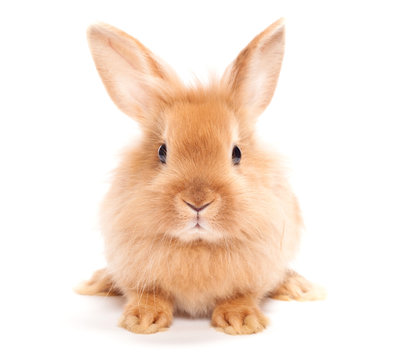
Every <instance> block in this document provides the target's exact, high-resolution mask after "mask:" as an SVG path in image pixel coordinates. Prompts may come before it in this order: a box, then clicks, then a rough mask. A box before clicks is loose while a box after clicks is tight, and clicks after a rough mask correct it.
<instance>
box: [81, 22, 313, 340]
mask: <svg viewBox="0 0 409 360" xmlns="http://www.w3.org/2000/svg"><path fill="white" fill-rule="evenodd" d="M88 39H89V44H90V48H91V52H92V55H93V58H94V61H95V64H96V67H97V70H98V72H99V74H100V76H101V78H102V80H103V83H104V85H105V87H106V89H107V91H108V93H109V95H110V96H111V98H112V100H113V101H114V102H115V103H116V105H117V106H118V107H119V108H120V109H121V110H122V111H123V112H125V113H126V114H128V115H129V116H130V117H132V118H134V119H135V120H136V121H137V122H138V123H139V125H140V128H141V130H142V131H141V138H140V139H139V140H138V141H136V142H134V143H133V144H132V145H131V146H130V147H129V148H128V149H126V151H125V152H124V153H123V156H122V160H121V162H120V164H119V166H118V168H117V169H116V171H115V172H114V176H113V180H112V186H111V188H110V190H109V192H108V194H107V196H106V198H105V200H104V203H103V206H102V210H101V228H102V233H103V236H104V239H105V248H106V259H107V269H106V270H103V271H100V272H97V273H96V274H95V276H94V278H93V279H91V281H90V282H89V283H88V284H87V285H86V287H84V288H83V289H82V290H81V291H80V292H82V293H87V294H89V293H95V294H100V293H109V292H110V289H115V292H116V293H121V294H123V295H125V296H126V297H127V300H128V303H127V305H126V307H125V311H124V315H123V317H122V318H121V320H120V325H121V326H123V327H125V328H126V329H128V330H130V331H134V332H138V333H152V332H156V331H160V330H163V329H165V328H167V327H168V326H169V325H170V323H171V321H172V314H173V312H174V311H175V310H178V311H180V312H183V313H186V314H189V315H192V316H208V315H209V314H210V313H212V324H213V326H215V327H216V328H218V329H220V330H222V331H224V332H226V333H229V334H249V333H254V332H258V331H261V330H262V329H263V328H264V327H265V326H266V324H267V320H266V318H265V317H264V316H263V315H262V313H261V311H260V310H259V308H258V303H259V301H260V300H261V299H262V298H263V297H265V296H266V295H268V294H273V293H276V294H279V296H280V297H281V298H291V296H292V295H293V294H297V295H296V296H298V297H300V294H301V293H302V292H303V291H304V290H305V289H306V288H308V286H307V287H305V286H304V287H303V284H307V283H306V282H305V281H304V279H303V278H302V277H300V276H299V275H298V274H296V273H293V272H290V271H289V263H290V261H291V260H292V259H293V257H294V255H295V253H296V251H297V248H298V244H299V239H300V233H301V229H302V226H303V225H302V219H301V215H300V210H299V207H298V203H297V200H296V198H295V196H294V194H293V193H292V190H291V188H290V186H289V183H288V181H287V179H286V176H285V171H284V168H283V166H282V164H281V160H280V156H279V155H278V154H277V153H276V152H274V151H272V150H270V149H269V148H268V147H266V146H264V145H262V144H261V142H260V141H259V140H258V139H257V135H256V131H255V123H256V119H257V117H258V116H259V115H260V114H261V113H262V112H263V110H264V109H265V107H266V106H267V105H268V104H269V102H270V100H271V97H272V96H273V93H274V90H275V87H276V83H277V79H278V75H279V72H280V68H281V62H282V58H283V53H284V24H283V21H282V20H279V21H277V22H276V23H274V24H272V25H271V26H270V27H268V28H267V29H266V30H265V31H264V32H262V33H261V34H260V35H258V36H257V37H256V38H255V39H254V40H253V41H252V42H250V43H249V45H248V46H247V47H246V48H245V49H244V50H243V51H242V52H241V53H240V54H239V56H238V57H237V58H236V60H235V61H234V62H233V63H232V64H231V65H230V66H229V67H228V68H227V70H226V72H225V73H224V75H223V77H222V78H221V79H220V80H212V81H211V82H210V83H209V84H208V85H200V84H198V85H195V86H190V87H187V86H185V85H184V84H183V83H182V82H181V81H180V80H179V79H178V77H177V75H176V74H175V73H174V72H173V70H172V69H171V68H170V67H169V66H168V65H166V64H165V63H164V62H163V61H161V60H160V59H159V58H157V57H156V56H155V55H154V54H152V53H151V52H150V51H149V50H148V49H147V48H146V47H144V46H143V45H142V44H141V43H140V42H139V41H138V40H136V39H134V38H132V37H131V36H129V35H127V34H126V33H124V32H122V31H120V30H118V29H116V28H113V27H111V26H109V25H105V24H97V25H94V26H92V27H90V29H89V32H88ZM300 289H302V291H301V290H300ZM294 296H295V295H294Z"/></svg>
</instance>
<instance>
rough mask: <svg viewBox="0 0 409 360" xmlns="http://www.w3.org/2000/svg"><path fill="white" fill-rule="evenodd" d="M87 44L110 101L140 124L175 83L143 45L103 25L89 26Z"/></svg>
mask: <svg viewBox="0 0 409 360" xmlns="http://www.w3.org/2000/svg"><path fill="white" fill-rule="evenodd" d="M87 35H88V43H89V47H90V49H91V53H92V57H93V59H94V62H95V65H96V68H97V70H98V72H99V75H100V76H101V78H102V81H103V83H104V85H105V88H106V89H107V91H108V93H109V95H110V96H111V98H112V100H113V101H114V103H115V104H116V105H117V106H118V107H119V108H120V109H121V110H122V111H123V112H124V113H126V114H127V115H129V116H131V117H133V118H136V119H137V120H139V122H141V123H142V125H145V124H146V121H147V119H149V118H150V117H151V116H149V115H152V113H153V111H154V109H155V106H157V105H158V102H159V101H160V99H161V96H162V97H163V96H164V94H163V92H161V91H162V90H163V91H169V89H170V88H171V87H172V85H176V83H178V80H177V76H176V75H175V74H174V72H173V71H172V70H171V69H170V68H169V66H167V65H166V64H164V63H162V62H161V61H160V60H158V59H157V58H156V57H155V56H154V55H153V54H152V53H151V52H150V51H149V50H148V49H147V48H145V46H143V45H142V44H141V43H140V42H139V41H138V40H136V39H134V38H133V37H131V36H130V35H128V34H126V33H125V32H122V31H120V30H118V29H116V28H114V27H113V26H110V25H107V24H95V25H91V26H90V27H89V28H88V31H87Z"/></svg>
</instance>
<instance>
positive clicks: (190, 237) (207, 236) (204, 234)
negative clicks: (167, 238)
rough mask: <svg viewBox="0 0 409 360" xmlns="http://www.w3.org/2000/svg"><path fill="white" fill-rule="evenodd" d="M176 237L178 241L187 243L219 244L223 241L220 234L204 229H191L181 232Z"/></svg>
mask: <svg viewBox="0 0 409 360" xmlns="http://www.w3.org/2000/svg"><path fill="white" fill-rule="evenodd" d="M175 235H176V236H175V237H176V238H177V239H179V240H180V241H182V242H186V243H190V242H195V241H205V242H209V243H217V242H219V241H220V240H221V236H220V234H218V233H216V232H214V231H211V230H208V229H204V228H190V229H188V230H184V231H180V232H178V233H177V234H175Z"/></svg>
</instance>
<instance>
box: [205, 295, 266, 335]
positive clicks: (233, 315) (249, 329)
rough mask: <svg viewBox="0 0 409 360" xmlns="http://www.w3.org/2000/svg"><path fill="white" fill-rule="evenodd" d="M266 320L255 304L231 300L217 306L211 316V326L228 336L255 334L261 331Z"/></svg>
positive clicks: (264, 326)
mask: <svg viewBox="0 0 409 360" xmlns="http://www.w3.org/2000/svg"><path fill="white" fill-rule="evenodd" d="M267 324H268V319H267V318H266V317H265V316H264V315H263V314H262V313H261V311H260V309H259V308H258V307H257V306H256V305H255V304H246V303H245V302H244V303H243V301H240V300H239V301H237V300H233V301H231V302H226V303H223V304H220V305H218V306H217V307H216V308H215V309H214V311H213V315H212V326H214V327H215V328H216V330H218V331H222V332H224V333H226V334H229V335H246V334H255V333H258V332H260V331H263V330H264V329H265V328H266V327H267Z"/></svg>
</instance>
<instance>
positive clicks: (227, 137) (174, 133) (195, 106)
mask: <svg viewBox="0 0 409 360" xmlns="http://www.w3.org/2000/svg"><path fill="white" fill-rule="evenodd" d="M165 122H166V125H165V132H164V138H165V140H166V141H169V142H170V143H175V144H176V145H177V144H180V145H183V144H197V143H199V142H200V143H203V141H205V142H206V143H214V144H215V145H216V144H219V145H220V144H225V145H226V146H230V145H231V143H234V142H236V141H237V140H238V139H237V138H238V122H237V119H236V118H235V116H234V113H233V111H232V110H230V108H229V107H228V106H227V104H225V103H224V102H223V101H221V100H217V99H209V100H204V101H200V102H183V101H182V102H177V103H175V104H174V105H173V106H172V107H170V108H169V109H168V110H167V111H166V113H165Z"/></svg>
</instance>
